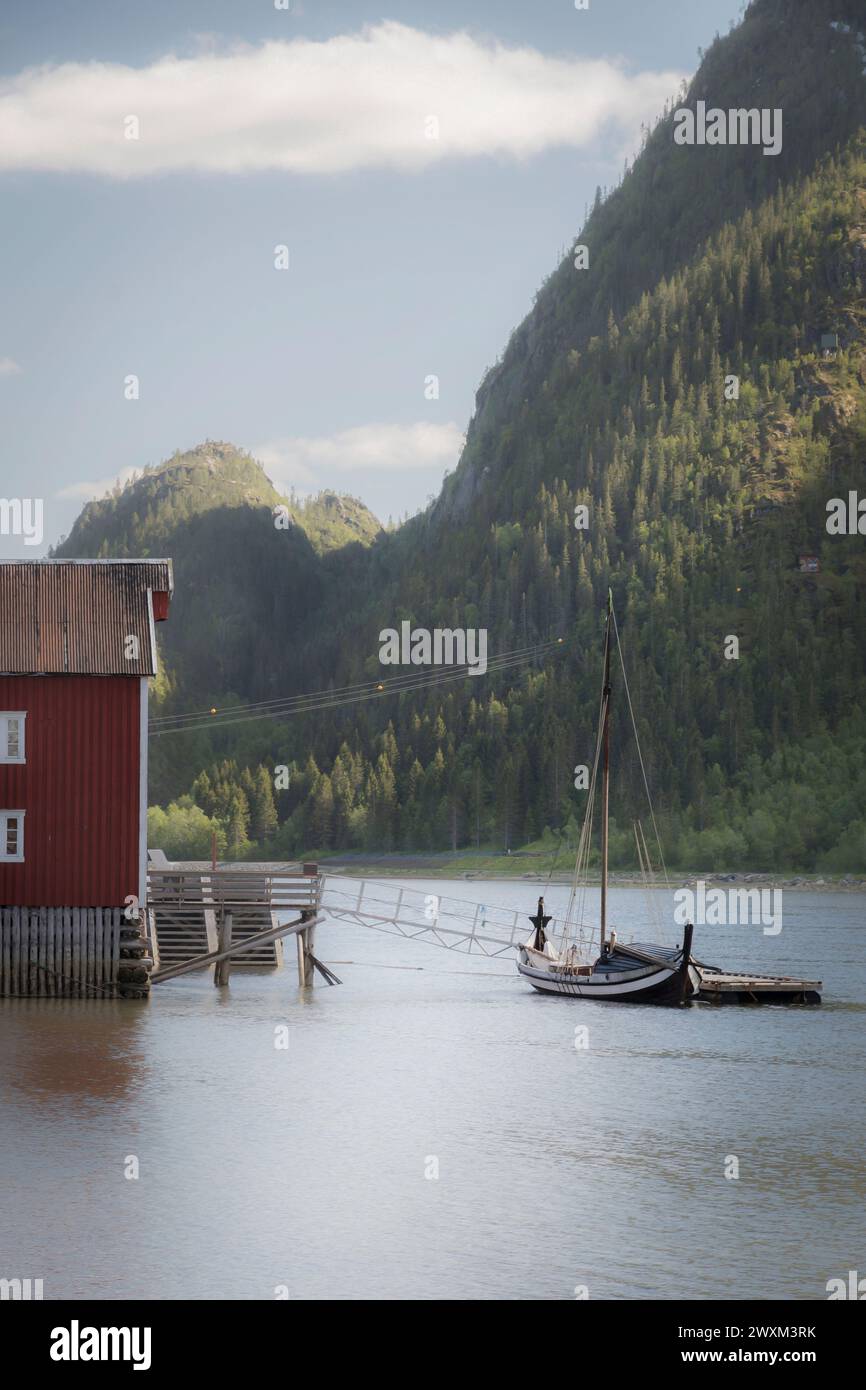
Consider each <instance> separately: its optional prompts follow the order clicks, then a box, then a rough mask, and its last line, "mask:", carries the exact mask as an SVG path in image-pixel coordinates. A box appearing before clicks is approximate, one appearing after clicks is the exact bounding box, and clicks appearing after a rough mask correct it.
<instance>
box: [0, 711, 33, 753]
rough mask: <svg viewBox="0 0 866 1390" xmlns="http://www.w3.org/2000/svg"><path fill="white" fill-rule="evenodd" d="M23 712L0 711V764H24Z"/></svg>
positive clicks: (24, 716)
mask: <svg viewBox="0 0 866 1390" xmlns="http://www.w3.org/2000/svg"><path fill="white" fill-rule="evenodd" d="M26 718H27V715H26V714H25V713H24V711H23V710H0V763H24V762H26V761H27V759H26V757H25V756H24V721H25V719H26Z"/></svg>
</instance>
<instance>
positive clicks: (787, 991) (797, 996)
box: [697, 966, 823, 1004]
mask: <svg viewBox="0 0 866 1390" xmlns="http://www.w3.org/2000/svg"><path fill="white" fill-rule="evenodd" d="M697 968H698V973H699V975H700V988H699V990H698V995H697V997H698V999H701V1000H704V1001H705V1002H708V1003H712V1004H820V1002H821V990H822V989H823V984H822V982H821V981H820V980H797V979H792V978H790V977H789V976H786V975H749V974H746V975H734V974H732V973H730V972H729V971H727V970H715V969H712V968H711V967H708V966H698V967H697Z"/></svg>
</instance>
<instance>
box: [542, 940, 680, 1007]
mask: <svg viewBox="0 0 866 1390" xmlns="http://www.w3.org/2000/svg"><path fill="white" fill-rule="evenodd" d="M691 945H692V928H691V925H689V927H687V929H686V939H685V940H684V942H683V948H682V950H680V951H670V950H667V949H666V948H664V947H657V946H654V947H640V946H638V947H631V948H629V947H620V948H614V950H613V951H612V952H611V953H610V954H609V955H606V956H601V957H599V959H598V960H597V961H596V963H595V965H594V966H593V967H592V968H591V969H590V968H589V967H588V966H587V967H584V969H582V970H578V969H569V968H568V967H567V966H565V965H564V964H563V963H562V962H560V961H559V960H558V959H556V958H550V957H548V956H547V955H545V952H544V951H543V950H541V951H539V950H535V949H533V947H532V946H530V945H529V944H527V945H525V946H522V947H521V948H520V955H519V958H518V962H517V969H518V970H519V972H520V974H521V975H522V976H523V977H524V979H526V980H528V981H529V983H530V984H531V985H532V987H533V989H536V990H538V991H539V993H540V994H559V995H565V996H566V997H567V998H569V999H598V1000H601V1001H605V1002H610V1003H616V1004H668V1005H679V1004H688V1003H690V1002H691V1000H692V999H693V998H694V997H695V996H696V995H697V993H698V990H699V989H700V986H701V975H700V971H699V969H698V968H697V965H696V964H695V962H694V961H693V960H692V956H691ZM661 953H664V954H663V955H662V954H661Z"/></svg>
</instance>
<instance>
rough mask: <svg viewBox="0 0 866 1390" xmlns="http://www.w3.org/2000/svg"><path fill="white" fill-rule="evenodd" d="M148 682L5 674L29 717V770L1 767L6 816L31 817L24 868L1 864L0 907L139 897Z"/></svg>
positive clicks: (8, 703) (2, 688)
mask: <svg viewBox="0 0 866 1390" xmlns="http://www.w3.org/2000/svg"><path fill="white" fill-rule="evenodd" d="M139 701H140V684H139V681H138V679H137V678H135V677H129V676H73V675H64V676H0V709H2V710H25V711H26V713H27V723H26V730H25V739H26V748H25V751H26V758H27V761H26V763H25V764H23V765H22V764H11V763H0V810H24V811H26V812H27V814H26V816H25V818H24V863H23V864H7V863H3V862H0V906H3V907H121V906H122V905H123V902H124V899H125V898H126V897H127V896H128V895H129V894H130V893H133V894H137V893H138V873H139V863H138V860H139V838H138V829H139V827H138V821H139V719H140V706H139Z"/></svg>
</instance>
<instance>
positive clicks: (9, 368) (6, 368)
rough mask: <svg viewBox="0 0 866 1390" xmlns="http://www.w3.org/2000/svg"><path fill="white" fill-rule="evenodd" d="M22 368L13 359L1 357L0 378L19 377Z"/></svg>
mask: <svg viewBox="0 0 866 1390" xmlns="http://www.w3.org/2000/svg"><path fill="white" fill-rule="evenodd" d="M20 371H21V368H20V366H19V365H18V363H17V362H16V361H15V360H14V358H12V357H0V376H17V375H18V373H19V372H20Z"/></svg>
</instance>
